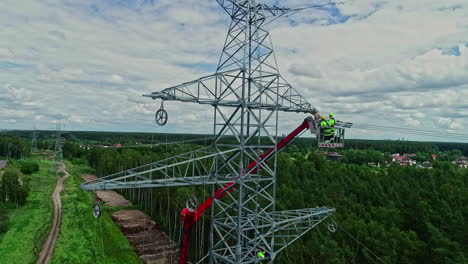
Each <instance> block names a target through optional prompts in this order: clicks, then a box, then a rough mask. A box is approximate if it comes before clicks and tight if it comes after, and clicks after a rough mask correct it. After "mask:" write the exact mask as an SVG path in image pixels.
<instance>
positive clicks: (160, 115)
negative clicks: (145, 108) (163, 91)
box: [154, 102, 167, 126]
mask: <svg viewBox="0 0 468 264" xmlns="http://www.w3.org/2000/svg"><path fill="white" fill-rule="evenodd" d="M154 120H155V121H156V124H158V125H160V126H164V125H165V124H166V122H167V112H166V110H164V105H163V103H162V102H161V107H160V108H159V110H158V111H156V114H155V115H154Z"/></svg>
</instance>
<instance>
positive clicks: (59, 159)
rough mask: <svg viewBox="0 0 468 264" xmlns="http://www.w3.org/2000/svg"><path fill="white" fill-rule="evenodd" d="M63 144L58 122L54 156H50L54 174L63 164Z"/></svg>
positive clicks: (60, 126) (60, 127) (60, 125)
mask: <svg viewBox="0 0 468 264" xmlns="http://www.w3.org/2000/svg"><path fill="white" fill-rule="evenodd" d="M64 143H65V142H64V139H63V138H62V124H61V123H60V122H58V123H57V124H56V130H55V144H54V154H53V156H52V171H53V172H55V173H57V172H58V169H59V168H60V166H62V164H63V152H62V148H63V144H64Z"/></svg>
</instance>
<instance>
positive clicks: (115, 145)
mask: <svg viewBox="0 0 468 264" xmlns="http://www.w3.org/2000/svg"><path fill="white" fill-rule="evenodd" d="M112 146H114V147H121V146H122V144H114V145H112Z"/></svg>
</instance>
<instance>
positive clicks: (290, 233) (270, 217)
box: [248, 207, 335, 259]
mask: <svg viewBox="0 0 468 264" xmlns="http://www.w3.org/2000/svg"><path fill="white" fill-rule="evenodd" d="M333 213H335V208H332V207H315V208H307V209H299V210H287V211H277V212H270V213H268V214H266V215H265V216H261V215H259V216H249V217H248V218H249V219H250V221H259V222H260V223H261V222H263V221H262V217H263V218H264V220H265V221H264V223H266V224H263V225H262V224H259V229H263V230H265V231H264V233H263V234H261V235H259V236H257V241H254V243H258V244H260V245H268V244H269V242H270V241H271V240H272V239H274V241H275V242H274V245H275V248H272V249H269V250H268V251H270V252H273V253H272V256H271V258H272V259H274V258H275V256H276V254H278V253H279V252H280V251H282V250H283V249H285V248H286V247H287V246H289V245H290V244H291V243H293V242H294V241H296V240H297V239H299V238H300V237H301V236H303V235H304V234H305V233H307V232H308V231H310V230H311V229H312V228H314V227H315V226H316V225H318V224H320V223H321V222H322V221H324V220H325V219H326V218H327V217H329V216H330V215H332V214H333Z"/></svg>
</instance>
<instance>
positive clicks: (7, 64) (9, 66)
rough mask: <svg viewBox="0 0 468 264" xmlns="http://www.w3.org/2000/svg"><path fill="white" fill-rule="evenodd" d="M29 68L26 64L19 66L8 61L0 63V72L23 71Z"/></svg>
mask: <svg viewBox="0 0 468 264" xmlns="http://www.w3.org/2000/svg"><path fill="white" fill-rule="evenodd" d="M27 67H30V65H28V64H20V63H14V62H10V61H0V70H7V69H23V68H27Z"/></svg>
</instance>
